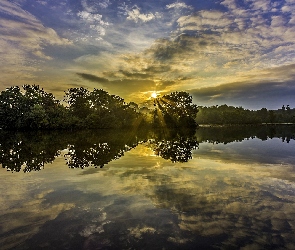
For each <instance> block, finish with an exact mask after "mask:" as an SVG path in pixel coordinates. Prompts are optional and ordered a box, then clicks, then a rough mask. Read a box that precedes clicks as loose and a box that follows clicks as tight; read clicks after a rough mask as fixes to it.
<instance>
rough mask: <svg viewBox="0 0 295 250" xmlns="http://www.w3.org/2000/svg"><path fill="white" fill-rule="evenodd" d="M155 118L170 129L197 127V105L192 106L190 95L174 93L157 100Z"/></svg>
mask: <svg viewBox="0 0 295 250" xmlns="http://www.w3.org/2000/svg"><path fill="white" fill-rule="evenodd" d="M154 102H155V106H156V109H155V111H154V112H155V116H156V117H157V119H160V122H159V123H160V124H161V122H162V123H163V122H164V123H165V124H166V126H168V127H181V126H184V127H191V126H196V122H195V118H196V116H197V113H198V108H197V105H196V104H192V96H190V95H189V93H187V92H184V91H181V92H173V93H171V94H168V95H164V96H163V97H161V98H156V99H155V101H154Z"/></svg>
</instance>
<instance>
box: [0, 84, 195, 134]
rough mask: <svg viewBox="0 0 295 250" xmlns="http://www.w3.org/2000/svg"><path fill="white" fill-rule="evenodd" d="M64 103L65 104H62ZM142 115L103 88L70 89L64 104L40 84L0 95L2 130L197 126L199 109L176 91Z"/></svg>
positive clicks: (185, 95) (156, 101)
mask: <svg viewBox="0 0 295 250" xmlns="http://www.w3.org/2000/svg"><path fill="white" fill-rule="evenodd" d="M62 103H65V104H66V105H63V104H62ZM154 106H155V107H154V108H152V109H151V108H146V109H145V110H147V112H141V111H140V110H139V109H138V105H137V104H136V103H134V102H131V103H126V102H125V101H124V99H123V98H121V97H119V96H117V95H111V94H109V93H108V92H107V91H105V90H103V89H94V90H93V91H89V90H88V89H86V88H83V87H80V88H70V89H68V90H67V91H65V96H64V100H63V102H61V101H60V100H57V99H56V98H55V96H54V95H53V94H51V93H47V92H45V91H44V90H43V89H42V88H40V87H39V86H38V85H24V86H23V87H22V88H20V87H18V86H13V87H10V88H7V89H6V90H5V91H2V92H1V94H0V128H1V129H6V130H7V129H9V130H32V129H96V128H97V129H98V128H122V127H129V126H137V127H139V126H156V127H157V126H167V127H181V126H196V122H195V117H196V114H197V112H198V109H197V106H196V105H194V104H192V97H191V96H190V95H189V94H188V93H186V92H173V93H171V94H168V95H165V96H163V97H161V98H157V99H155V101H154Z"/></svg>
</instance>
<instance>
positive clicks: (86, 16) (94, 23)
mask: <svg viewBox="0 0 295 250" xmlns="http://www.w3.org/2000/svg"><path fill="white" fill-rule="evenodd" d="M77 16H78V17H80V18H81V19H82V20H83V21H85V22H87V23H89V28H90V29H92V30H94V31H96V32H97V33H98V34H99V35H100V36H105V34H106V29H105V28H106V27H107V26H109V25H110V24H109V23H108V22H105V21H103V20H102V15H100V14H92V13H90V12H87V11H80V12H78V13H77Z"/></svg>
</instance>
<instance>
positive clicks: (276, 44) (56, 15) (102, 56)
mask: <svg viewBox="0 0 295 250" xmlns="http://www.w3.org/2000/svg"><path fill="white" fill-rule="evenodd" d="M13 3H14V4H13ZM48 10H50V12H48ZM294 10H295V5H294V3H293V2H292V1H289V0H286V1H275V0H257V1H254V0H243V1H236V0H223V1H219V2H214V1H206V2H202V3H201V2H192V1H175V2H174V1H172V2H170V3H169V2H165V3H163V2H161V1H160V2H159V1H156V0H151V1H149V2H142V1H141V2H140V1H136V0H130V1H125V2H121V1H119V2H118V1H110V0H102V1H93V0H81V1H76V2H75V1H70V0H63V1H60V2H58V3H57V2H56V1H54V0H50V1H34V0H11V1H4V2H3V1H2V2H1V4H0V19H1V24H2V25H1V27H0V34H1V41H0V43H1V50H2V53H3V56H2V57H1V59H0V60H1V65H3V67H2V68H3V69H4V72H5V76H4V77H3V79H4V78H5V79H6V80H5V83H4V80H3V83H2V85H3V86H4V84H7V82H11V81H15V79H22V81H21V82H22V83H24V82H25V79H29V78H32V77H34V78H36V81H37V79H38V80H39V81H40V84H42V82H44V83H45V84H48V82H50V79H52V81H53V82H54V83H56V82H59V85H60V84H61V83H62V82H63V84H64V86H65V87H67V86H68V85H69V83H70V82H72V78H71V77H73V75H74V74H75V73H76V72H83V74H88V75H94V76H99V77H102V78H106V79H108V80H109V81H125V80H134V81H136V80H139V82H138V84H143V83H142V82H141V80H148V81H150V82H153V83H154V88H159V89H161V91H164V92H165V91H176V90H188V91H190V90H192V91H194V90H195V89H204V88H215V87H216V86H222V85H225V86H228V84H231V83H237V84H238V83H241V91H242V90H246V88H245V86H246V85H249V86H252V87H257V88H258V89H257V91H260V90H261V89H260V87H258V85H255V86H254V85H253V84H254V83H255V84H256V83H257V82H261V83H262V82H263V83H264V84H265V85H267V83H268V82H269V83H274V82H276V83H279V82H283V81H286V82H287V85H288V86H290V84H291V82H292V80H293V78H294V77H293V76H290V77H289V78H288V79H286V78H285V75H284V74H283V73H280V72H278V74H277V75H274V74H272V73H271V72H273V71H272V70H273V69H274V68H279V67H288V65H293V64H294V63H295V59H294V58H295V42H294V38H295V37H294V34H295V26H294V24H295V17H294V15H293V13H294ZM69 44H72V46H71V48H69V47H65V46H63V49H61V45H69ZM41 72H43V74H42V73H41ZM264 72H269V73H270V74H266V73H264ZM255 73H256V74H257V75H256V77H254V74H255ZM76 76H77V75H76ZM253 77H254V78H255V79H254V82H253V81H252V79H253ZM57 79H59V80H57ZM74 79H75V80H77V81H78V82H79V83H81V84H86V85H89V84H90V83H92V85H93V84H94V83H95V81H89V80H90V79H89V78H88V79H86V77H85V76H84V77H82V76H80V77H79V78H75V77H74ZM83 79H84V80H86V81H85V83H83V82H82V80H83ZM164 82H173V84H171V85H165V84H163V83H164ZM75 84H76V83H75ZM92 85H90V87H91V86H92ZM3 86H1V88H3ZM148 86H150V85H149V84H148ZM163 86H165V89H164V88H163ZM259 86H260V85H259ZM237 88H239V87H238V86H237ZM142 89H145V88H142ZM121 90H122V88H120V90H119V89H118V91H121ZM221 91H222V90H221ZM253 91H254V90H253ZM129 92H130V93H129V95H130V96H134V95H135V94H134V93H132V89H129ZM124 93H126V91H124ZM282 93H283V92H282ZM117 94H118V95H120V94H121V93H120V92H118V93H117ZM221 94H222V95H223V96H225V95H226V93H221ZM241 95H242V92H241ZM244 96H249V95H247V94H246V93H244ZM210 100H211V101H212V102H213V101H215V100H216V99H214V98H213V99H212V98H211V99H210ZM240 100H241V101H243V103H240V105H244V104H246V103H252V99H246V98H242V99H240ZM142 101H144V100H142ZM269 102H271V101H270V100H269ZM212 104H213V103H212ZM294 105H295V104H294ZM257 108H261V107H260V106H259V107H257Z"/></svg>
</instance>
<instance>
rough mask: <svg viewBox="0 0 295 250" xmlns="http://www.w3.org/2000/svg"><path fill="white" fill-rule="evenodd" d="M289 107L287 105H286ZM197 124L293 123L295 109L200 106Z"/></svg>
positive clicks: (294, 120)
mask: <svg viewBox="0 0 295 250" xmlns="http://www.w3.org/2000/svg"><path fill="white" fill-rule="evenodd" d="M288 107H289V105H288ZM196 122H197V123H198V124H261V123H294V122H295V109H290V108H289V109H288V110H284V109H279V110H267V109H266V108H262V109H260V110H248V109H244V108H242V107H233V106H227V105H226V104H224V105H221V106H218V105H216V106H211V107H202V106H199V113H198V116H197V118H196Z"/></svg>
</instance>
